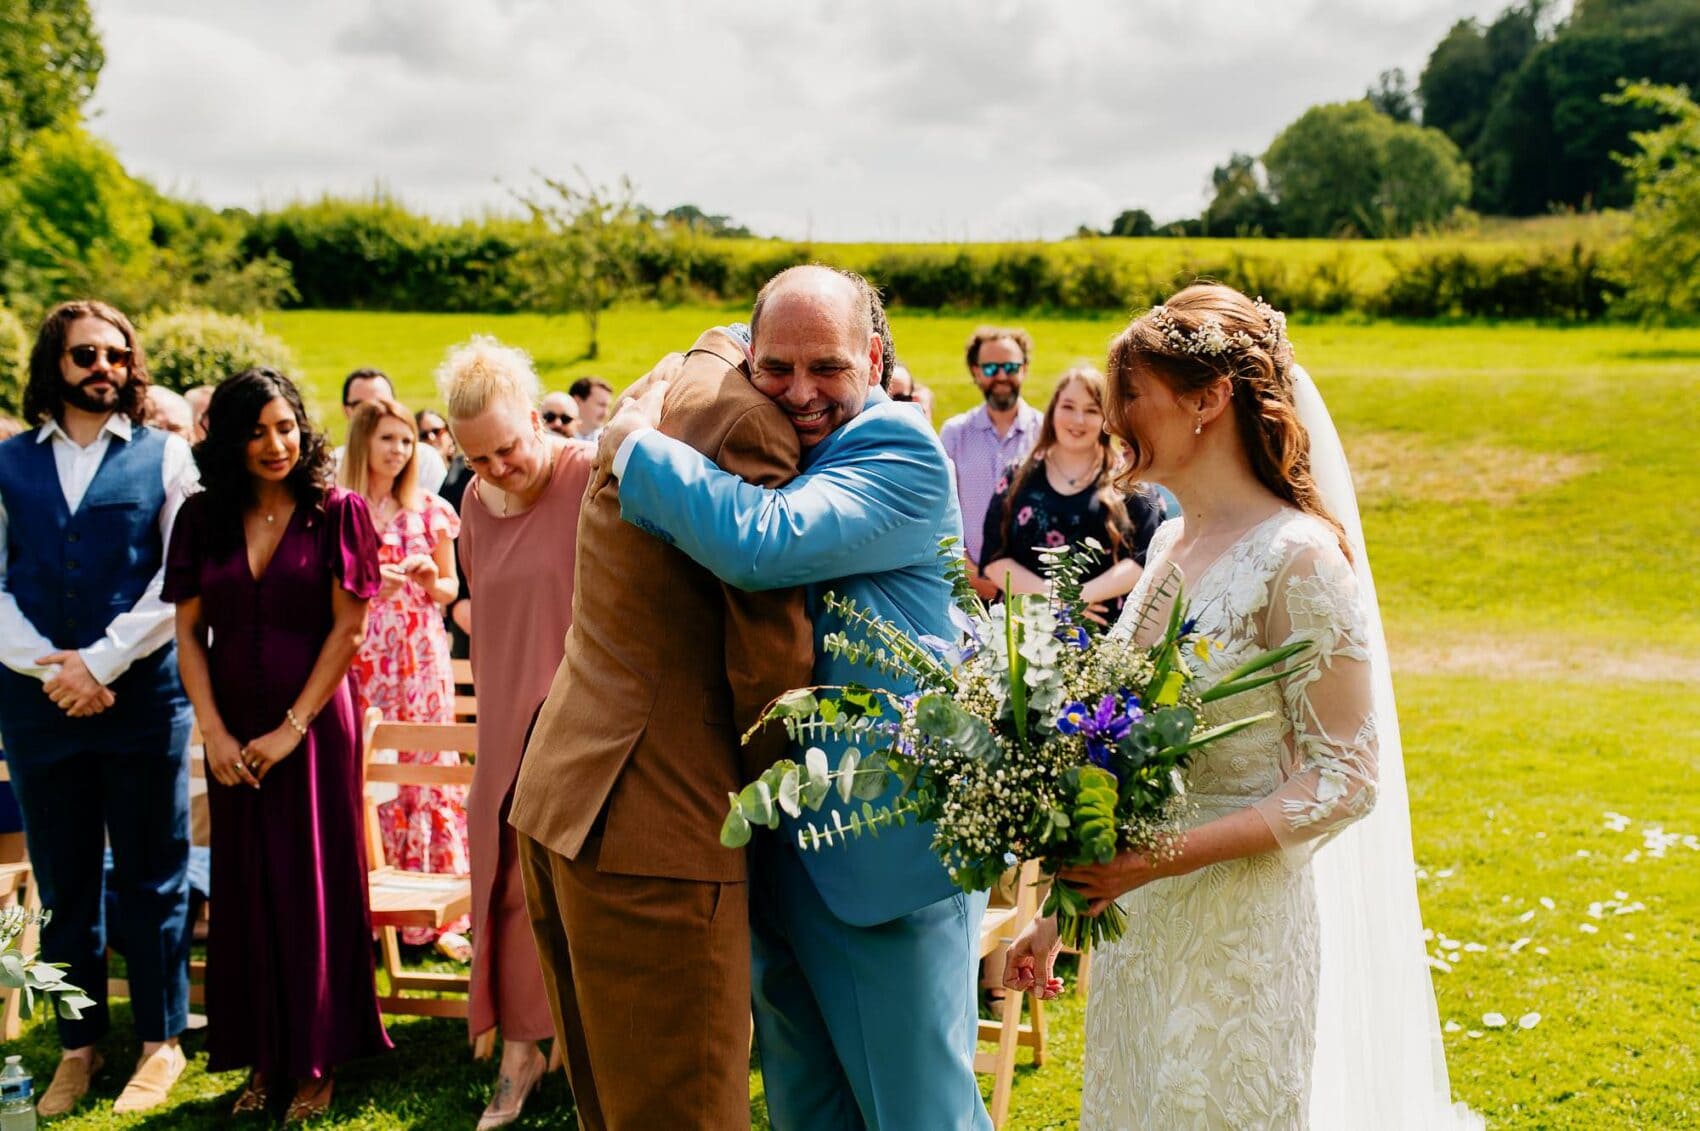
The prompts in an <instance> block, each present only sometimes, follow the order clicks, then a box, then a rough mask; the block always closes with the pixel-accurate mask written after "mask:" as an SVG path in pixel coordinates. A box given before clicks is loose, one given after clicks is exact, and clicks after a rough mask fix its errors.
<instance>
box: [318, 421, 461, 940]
mask: <svg viewBox="0 0 1700 1131" xmlns="http://www.w3.org/2000/svg"><path fill="white" fill-rule="evenodd" d="M416 436H417V433H416V432H415V430H414V424H413V417H412V415H411V414H410V413H409V412H408V411H407V409H405V408H403V407H402V406H401V405H399V404H397V403H395V402H394V401H393V400H390V399H388V398H385V397H380V398H379V399H377V400H374V401H367V402H365V403H364V404H362V405H360V406H359V407H358V408H357V409H355V410H354V415H353V416H352V417H351V418H350V420H349V426H348V451H347V454H346V455H345V456H344V458H343V461H342V480H343V486H345V487H347V488H349V489H350V490H353V491H358V492H360V494H362V495H363V496H365V498H366V505H367V507H368V508H369V509H370V511H371V513H372V525H373V526H374V527H376V529H377V531H378V564H379V568H380V571H381V573H382V578H383V586H382V588H381V589H379V591H378V596H377V598H376V599H375V600H373V601H372V603H371V605H370V606H369V612H368V613H367V621H366V642H365V643H364V644H363V645H362V646H361V648H360V653H359V655H357V656H356V657H355V659H354V665H353V668H352V672H353V675H354V680H355V685H356V687H357V688H358V689H359V693H360V694H359V699H360V702H359V707H360V714H361V717H362V718H364V716H365V714H366V711H367V709H368V708H371V707H376V708H377V709H378V710H379V711H381V712H383V716H384V718H385V719H389V720H393V721H396V722H405V723H450V722H453V721H454V671H453V667H452V666H451V664H450V661H449V638H448V632H447V630H446V629H445V628H444V626H443V617H442V607H443V606H444V605H446V604H448V603H449V602H450V601H452V600H454V598H455V594H456V592H457V590H458V589H459V585H460V582H459V578H458V577H457V576H456V573H455V550H454V540H455V536H456V535H457V534H459V533H460V517H459V516H458V515H456V514H455V512H454V508H453V507H451V506H449V504H448V503H447V502H445V501H444V500H442V499H440V498H438V497H437V496H436V495H433V494H431V493H430V492H429V491H426V490H424V489H422V488H421V487H420V486H419V461H418V460H417V459H416V458H415V451H414V449H415V444H416ZM397 757H398V758H400V760H401V761H403V762H413V763H425V764H433V763H440V764H446V765H453V764H456V763H458V762H459V761H460V754H459V752H458V751H454V750H403V751H398V752H397ZM378 820H379V825H380V828H381V830H382V832H383V838H384V857H385V859H386V860H387V861H388V862H389V863H390V864H391V865H393V866H394V867H397V868H404V869H406V870H407V871H410V872H440V873H445V874H450V875H457V876H464V875H466V874H467V873H468V872H470V871H471V862H470V853H469V851H468V847H467V828H466V789H465V788H464V787H461V786H418V785H404V786H401V787H400V789H399V792H398V794H397V796H396V798H395V799H394V800H393V801H388V802H385V803H384V804H383V805H381V806H379V808H378ZM468 925H469V921H468V919H467V918H466V917H464V916H463V917H462V918H461V919H460V920H459V921H457V922H454V923H451V924H449V925H448V927H447V928H446V929H444V930H443V931H441V932H440V933H439V932H438V931H435V930H433V929H431V928H429V927H409V928H407V929H405V930H404V931H402V941H403V942H405V943H408V944H410V945H413V946H424V945H427V944H430V943H433V942H435V943H436V946H437V949H438V950H439V951H441V952H442V953H443V954H444V955H446V956H448V957H450V958H453V959H457V960H459V961H461V962H468V961H471V958H472V944H471V943H470V942H468V941H467V937H466V930H467V927H468Z"/></svg>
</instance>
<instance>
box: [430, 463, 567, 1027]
mask: <svg viewBox="0 0 1700 1131" xmlns="http://www.w3.org/2000/svg"><path fill="white" fill-rule="evenodd" d="M595 455H596V445H594V444H589V443H585V442H583V441H580V440H568V441H566V442H565V443H563V444H562V445H561V447H560V452H559V454H558V455H557V456H556V458H555V476H554V478H553V479H552V480H551V481H550V483H549V486H548V488H547V489H546V490H545V491H544V492H543V497H542V498H541V499H539V500H538V501H537V505H536V506H534V507H532V508H531V509H530V510H529V511H526V512H524V513H523V514H516V515H512V516H506V517H504V516H502V515H499V514H496V513H495V512H493V511H491V510H489V509H488V508H486V507H485V506H484V502H483V499H482V497H481V496H480V495H479V485H478V481H477V480H476V479H474V480H473V481H472V484H471V485H470V486H468V487H467V489H466V495H465V496H464V497H463V498H462V500H461V518H462V519H463V520H464V524H463V525H462V526H461V530H460V560H461V568H462V570H463V571H464V572H465V574H466V583H467V585H468V587H469V588H470V589H471V591H472V678H473V686H474V688H475V689H476V691H477V692H478V766H477V769H476V770H475V771H474V772H473V776H472V793H471V796H470V797H468V799H467V808H468V810H469V813H470V817H471V821H472V938H473V944H472V1006H471V1016H470V1017H469V1019H468V1027H469V1032H470V1033H471V1035H472V1036H477V1035H478V1034H480V1033H482V1032H484V1031H485V1030H486V1029H489V1028H490V1027H491V1026H493V1025H499V1026H500V1027H501V1030H502V1037H503V1039H504V1040H516V1041H536V1040H542V1039H543V1038H545V1037H549V1036H552V1035H554V1032H555V1023H554V1019H553V1018H552V1017H551V1016H550V1013H549V994H548V992H547V990H546V989H545V987H544V984H543V967H542V965H541V964H540V963H539V962H538V959H537V944H536V943H535V942H534V941H533V937H532V933H531V915H530V912H528V911H527V910H526V906H525V889H524V887H523V886H522V885H521V883H520V874H519V865H518V863H517V862H516V858H515V850H516V844H515V838H514V830H513V826H511V825H509V824H508V803H509V800H510V799H511V798H512V796H513V788H514V778H516V777H518V776H519V764H520V759H521V757H522V756H523V755H524V754H525V741H526V736H527V734H528V733H529V732H530V730H531V721H532V719H534V718H535V717H536V716H537V710H538V708H539V707H541V706H542V705H543V700H544V699H545V698H547V697H548V695H549V685H550V683H552V682H553V681H554V679H555V669H556V668H558V667H560V666H561V654H562V651H563V650H564V647H565V643H566V637H567V629H568V628H570V627H571V625H572V623H573V564H574V562H575V561H576V559H577V556H578V551H577V545H578V514H579V504H580V503H581V502H582V501H583V499H584V491H585V488H586V487H587V486H588V485H589V483H590V469H591V462H592V460H593V459H594V457H595Z"/></svg>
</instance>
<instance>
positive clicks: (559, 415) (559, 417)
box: [543, 412, 577, 424]
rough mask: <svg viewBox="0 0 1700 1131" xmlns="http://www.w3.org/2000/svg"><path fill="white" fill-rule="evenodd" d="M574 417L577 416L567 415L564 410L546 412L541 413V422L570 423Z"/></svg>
mask: <svg viewBox="0 0 1700 1131" xmlns="http://www.w3.org/2000/svg"><path fill="white" fill-rule="evenodd" d="M575 419H577V418H576V417H572V416H568V415H567V414H566V413H564V412H546V413H544V414H543V423H545V424H571V423H572V422H573V421H574V420H575Z"/></svg>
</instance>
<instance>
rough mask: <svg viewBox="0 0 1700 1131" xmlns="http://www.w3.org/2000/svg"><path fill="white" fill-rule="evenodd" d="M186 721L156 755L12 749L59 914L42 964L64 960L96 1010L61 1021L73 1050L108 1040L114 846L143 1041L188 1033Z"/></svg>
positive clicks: (42, 874)
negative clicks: (45, 754)
mask: <svg viewBox="0 0 1700 1131" xmlns="http://www.w3.org/2000/svg"><path fill="white" fill-rule="evenodd" d="M187 715H188V713H187V712H183V718H182V719H181V721H180V723H179V724H178V725H175V726H173V727H172V733H171V743H170V749H169V750H166V751H160V752H158V753H154V752H148V753H135V752H131V753H124V754H109V753H95V752H85V753H79V754H73V755H69V756H64V757H58V758H54V759H53V760H51V761H49V762H47V763H46V764H45V765H31V764H30V761H31V760H30V759H28V758H26V757H19V756H18V754H17V753H16V752H13V753H12V757H11V759H10V763H9V766H10V769H11V774H12V782H13V787H14V788H15V789H16V791H17V795H18V804H19V806H20V807H21V808H22V810H23V815H24V835H25V838H26V840H27V842H28V845H29V854H30V864H31V867H32V868H33V870H34V872H35V875H36V880H37V882H38V883H39V884H40V885H41V888H40V890H41V901H42V905H43V906H44V907H46V908H48V909H49V910H51V911H52V912H53V917H52V919H51V920H49V922H48V924H47V926H46V927H45V928H44V929H43V930H42V933H41V956H42V958H43V959H45V960H46V961H48V962H63V963H65V964H67V966H68V967H69V968H68V969H67V970H66V971H65V979H66V981H68V982H70V983H72V984H73V985H76V986H78V987H79V988H81V989H82V990H83V992H84V993H86V994H87V995H88V996H89V997H91V998H93V999H94V1001H95V1004H94V1005H93V1006H92V1007H90V1008H88V1009H85V1010H83V1015H82V1017H81V1018H80V1019H78V1020H75V1021H72V1020H67V1019H66V1018H63V1017H61V1018H59V1042H60V1044H61V1045H62V1046H63V1047H65V1048H81V1047H83V1046H84V1045H92V1044H94V1043H95V1042H96V1041H98V1040H99V1039H100V1038H101V1037H103V1036H105V1035H106V1031H107V1029H108V1028H109V1026H110V1021H109V1017H108V1013H107V1006H106V946H107V923H106V913H105V906H106V898H105V894H106V893H105V889H106V884H107V878H106V874H105V873H106V844H107V841H108V840H110V842H111V845H112V875H111V880H110V882H111V885H112V888H113V891H114V892H115V894H116V895H117V897H118V898H117V906H118V911H117V913H116V918H115V922H114V923H113V928H114V933H115V934H121V935H122V936H123V938H124V940H125V942H126V946H125V950H124V958H125V962H126V964H127V965H128V967H129V980H130V1000H131V1005H132V1008H133V1010H134V1013H135V1020H136V1035H137V1037H138V1038H140V1039H141V1040H144V1041H161V1040H166V1039H168V1038H171V1037H174V1036H176V1035H177V1034H178V1033H180V1032H182V1031H183V1027H184V1024H185V1022H186V1020H187V1016H188V1010H189V967H188V959H189V769H188V763H187V761H186V760H185V758H184V752H185V748H186V746H187V743H188V738H189V721H188V717H187Z"/></svg>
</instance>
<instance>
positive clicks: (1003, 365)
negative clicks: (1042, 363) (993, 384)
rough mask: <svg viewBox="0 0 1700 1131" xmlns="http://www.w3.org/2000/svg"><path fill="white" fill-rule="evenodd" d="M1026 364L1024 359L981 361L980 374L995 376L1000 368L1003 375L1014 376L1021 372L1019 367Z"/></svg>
mask: <svg viewBox="0 0 1700 1131" xmlns="http://www.w3.org/2000/svg"><path fill="white" fill-rule="evenodd" d="M1026 364H1027V363H1026V362H1025V361H982V362H981V363H980V376H982V377H996V376H997V375H998V370H1000V369H1001V370H1003V373H1004V376H1006V377H1014V376H1015V375H1016V374H1017V373H1020V372H1021V367H1022V366H1024V365H1026Z"/></svg>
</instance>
